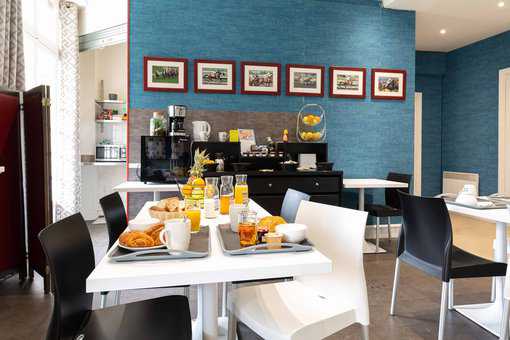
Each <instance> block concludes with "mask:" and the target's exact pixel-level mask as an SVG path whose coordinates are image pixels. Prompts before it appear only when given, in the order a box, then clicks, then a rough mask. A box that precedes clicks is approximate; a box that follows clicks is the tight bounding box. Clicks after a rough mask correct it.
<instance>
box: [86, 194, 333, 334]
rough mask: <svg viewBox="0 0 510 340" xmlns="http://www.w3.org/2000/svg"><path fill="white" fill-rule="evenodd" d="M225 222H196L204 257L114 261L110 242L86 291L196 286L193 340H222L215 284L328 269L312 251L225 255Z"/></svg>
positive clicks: (143, 211)
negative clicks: (221, 228)
mask: <svg viewBox="0 0 510 340" xmlns="http://www.w3.org/2000/svg"><path fill="white" fill-rule="evenodd" d="M154 204H156V202H147V203H146V204H145V205H144V206H143V208H142V209H141V211H140V212H139V213H138V215H137V218H147V217H149V212H148V209H149V207H150V206H152V205H154ZM249 207H250V209H251V210H254V211H256V212H257V215H258V216H267V215H268V213H267V212H266V211H265V210H264V209H263V208H262V207H260V206H259V205H258V204H257V203H255V202H253V201H251V200H250V203H249ZM202 215H203V214H202ZM228 222H229V217H228V216H227V215H220V216H219V217H218V218H216V219H202V221H201V224H202V225H208V226H209V230H210V255H209V256H208V257H205V258H201V259H182V260H160V261H140V262H124V263H116V262H114V261H112V260H111V259H109V257H108V254H109V253H110V252H111V251H112V249H114V248H115V246H113V247H112V249H110V250H109V251H108V253H107V255H106V256H105V257H104V258H103V259H102V260H101V261H100V262H99V263H98V264H97V266H96V268H95V269H94V270H93V271H92V273H91V274H90V275H89V277H88V278H87V282H86V290H87V292H89V293H92V292H104V291H106V292H108V291H122V290H129V289H143V288H157V287H173V286H180V285H198V297H197V300H198V306H197V311H198V312H197V319H196V320H195V321H194V322H193V339H194V340H196V339H204V340H210V339H211V340H212V339H221V338H225V337H226V330H227V327H226V326H227V321H228V320H226V318H219V317H218V284H219V283H225V282H232V281H243V280H259V279H270V278H280V277H292V276H299V275H314V274H323V273H329V272H331V271H332V262H331V260H330V259H329V258H327V257H326V256H324V255H323V254H321V253H320V252H319V251H318V250H316V249H313V250H311V251H307V252H301V253H280V254H259V255H237V256H230V255H225V254H224V253H223V251H222V249H221V246H220V243H219V240H218V234H217V226H218V225H219V224H223V223H228ZM116 244H117V243H116Z"/></svg>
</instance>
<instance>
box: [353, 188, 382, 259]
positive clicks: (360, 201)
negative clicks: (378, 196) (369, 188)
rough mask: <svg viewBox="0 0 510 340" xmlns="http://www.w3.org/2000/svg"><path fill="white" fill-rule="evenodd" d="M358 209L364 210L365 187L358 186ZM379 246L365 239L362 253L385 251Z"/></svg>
mask: <svg viewBox="0 0 510 340" xmlns="http://www.w3.org/2000/svg"><path fill="white" fill-rule="evenodd" d="M358 209H359V210H361V211H365V188H359V194H358ZM385 252H386V250H384V249H383V248H381V247H376V245H375V244H373V243H370V242H367V241H365V243H364V244H363V254H376V253H385Z"/></svg>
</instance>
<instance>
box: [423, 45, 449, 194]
mask: <svg viewBox="0 0 510 340" xmlns="http://www.w3.org/2000/svg"><path fill="white" fill-rule="evenodd" d="M445 74H446V53H438V52H420V51H417V52H416V91H417V92H421V93H422V195H424V196H434V195H437V194H439V193H441V192H442V190H441V189H442V188H441V187H442V159H441V155H442V116H443V111H442V105H443V81H444V75H445Z"/></svg>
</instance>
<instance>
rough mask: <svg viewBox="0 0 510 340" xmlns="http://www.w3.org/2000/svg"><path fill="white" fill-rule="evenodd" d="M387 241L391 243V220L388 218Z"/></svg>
mask: <svg viewBox="0 0 510 340" xmlns="http://www.w3.org/2000/svg"><path fill="white" fill-rule="evenodd" d="M388 241H390V242H391V218H390V217H389V216H388Z"/></svg>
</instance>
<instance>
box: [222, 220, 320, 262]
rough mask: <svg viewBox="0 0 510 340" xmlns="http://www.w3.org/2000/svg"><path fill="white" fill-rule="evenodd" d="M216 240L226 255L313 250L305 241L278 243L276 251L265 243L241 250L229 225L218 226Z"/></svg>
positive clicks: (236, 235)
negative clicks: (218, 240) (217, 239)
mask: <svg viewBox="0 0 510 340" xmlns="http://www.w3.org/2000/svg"><path fill="white" fill-rule="evenodd" d="M218 238H219V239H220V244H221V249H222V250H223V252H224V253H225V254H227V255H253V254H271V253H297V252H303V251H309V250H312V249H313V245H312V244H311V243H310V242H309V241H308V240H307V239H305V240H304V241H303V242H301V243H280V246H281V247H280V248H278V249H269V248H267V246H266V244H265V243H261V244H257V245H255V246H251V247H244V248H242V247H241V244H240V243H239V234H238V233H235V232H233V231H232V229H230V224H221V225H219V226H218Z"/></svg>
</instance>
